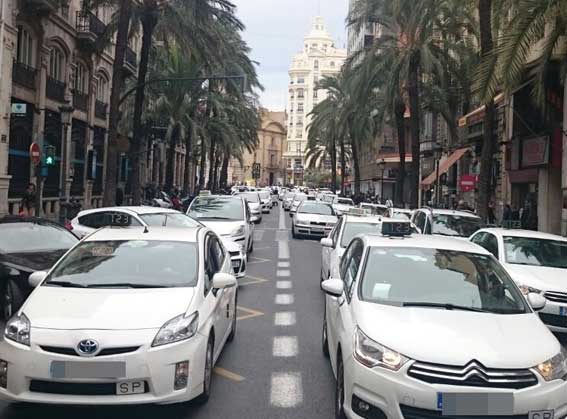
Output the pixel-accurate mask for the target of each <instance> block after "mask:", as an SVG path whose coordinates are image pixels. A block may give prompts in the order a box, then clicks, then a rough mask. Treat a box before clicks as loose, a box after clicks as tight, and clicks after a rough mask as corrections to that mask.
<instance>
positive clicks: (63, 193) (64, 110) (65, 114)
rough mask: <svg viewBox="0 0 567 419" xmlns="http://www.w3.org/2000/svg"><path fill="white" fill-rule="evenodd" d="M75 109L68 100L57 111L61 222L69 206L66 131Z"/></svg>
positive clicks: (65, 217)
mask: <svg viewBox="0 0 567 419" xmlns="http://www.w3.org/2000/svg"><path fill="white" fill-rule="evenodd" d="M74 110H75V109H74V108H73V107H72V106H71V105H69V102H68V101H67V102H65V104H64V105H61V106H60V107H59V113H60V114H61V125H63V138H62V140H61V141H62V143H61V150H62V152H63V153H62V156H61V157H62V158H61V167H62V170H61V171H60V173H61V179H60V182H59V197H60V199H59V202H60V204H59V205H60V209H59V219H60V220H61V222H65V220H66V219H67V211H68V206H69V195H68V193H67V176H69V174H70V168H68V167H67V165H68V164H69V155H68V154H69V153H68V148H67V146H68V144H67V132H68V131H69V126H70V125H71V118H72V117H73V111H74ZM61 207H63V210H64V211H65V212H63V211H61Z"/></svg>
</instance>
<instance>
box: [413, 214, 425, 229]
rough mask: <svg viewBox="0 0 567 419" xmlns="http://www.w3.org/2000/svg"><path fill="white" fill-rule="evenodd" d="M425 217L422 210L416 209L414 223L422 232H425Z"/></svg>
mask: <svg viewBox="0 0 567 419" xmlns="http://www.w3.org/2000/svg"><path fill="white" fill-rule="evenodd" d="M425 218H426V217H425V213H424V212H423V211H418V212H417V213H416V215H415V225H416V226H417V228H419V229H420V230H421V232H422V233H425Z"/></svg>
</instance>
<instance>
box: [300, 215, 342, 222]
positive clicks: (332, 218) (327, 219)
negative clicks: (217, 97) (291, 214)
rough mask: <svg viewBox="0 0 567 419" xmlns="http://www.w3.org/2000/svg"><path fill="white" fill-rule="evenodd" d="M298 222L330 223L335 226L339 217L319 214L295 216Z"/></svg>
mask: <svg viewBox="0 0 567 419" xmlns="http://www.w3.org/2000/svg"><path fill="white" fill-rule="evenodd" d="M295 219H296V221H299V222H311V221H314V222H317V223H328V224H333V223H336V222H337V217H335V216H334V215H319V214H304V213H301V214H297V215H296V216H295Z"/></svg>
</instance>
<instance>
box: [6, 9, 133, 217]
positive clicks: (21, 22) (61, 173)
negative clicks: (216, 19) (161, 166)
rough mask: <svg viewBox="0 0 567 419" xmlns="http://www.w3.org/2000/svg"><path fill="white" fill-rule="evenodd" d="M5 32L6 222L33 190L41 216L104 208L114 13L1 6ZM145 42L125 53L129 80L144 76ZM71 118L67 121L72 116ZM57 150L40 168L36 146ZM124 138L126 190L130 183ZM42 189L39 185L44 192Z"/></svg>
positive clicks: (121, 180) (121, 175)
mask: <svg viewBox="0 0 567 419" xmlns="http://www.w3.org/2000/svg"><path fill="white" fill-rule="evenodd" d="M1 4H2V10H3V11H2V15H1V16H2V18H1V26H0V41H1V42H0V48H1V49H0V71H1V74H2V77H1V78H0V115H1V116H2V117H1V118H0V214H5V213H17V212H18V207H19V202H20V200H21V197H22V195H23V193H24V191H25V189H26V186H27V185H28V183H30V182H31V183H34V184H36V185H38V183H40V182H41V185H42V188H41V189H42V190H43V193H42V200H41V202H42V215H45V216H48V217H50V216H55V215H56V214H57V213H59V209H60V204H61V203H62V202H63V201H64V200H68V199H69V197H73V198H75V199H77V200H78V201H79V202H80V203H81V205H82V207H83V208H90V207H93V206H98V205H100V203H101V202H102V194H103V185H104V184H105V179H104V168H105V162H106V150H107V130H108V104H109V101H110V87H111V85H112V63H113V54H114V48H113V44H112V43H111V44H109V45H107V46H106V47H105V48H104V50H103V51H100V50H97V43H98V41H99V39H100V37H101V36H102V34H103V33H104V31H105V29H106V26H107V24H108V23H110V20H111V17H112V10H111V9H110V8H107V7H101V8H99V9H98V10H96V11H95V12H93V13H90V12H84V11H83V10H82V9H81V1H80V0H69V1H58V0H20V1H17V0H2V3H1ZM138 44H139V38H138V36H134V37H133V38H132V40H131V41H130V46H129V47H128V49H127V51H126V57H125V64H124V69H123V71H124V76H125V77H135V76H136V74H137V65H138V64H137V60H138V58H137V51H138ZM67 115H69V117H68V120H67V118H66V116H67ZM32 143H37V144H38V145H39V146H40V148H41V150H42V154H43V152H44V151H45V150H46V148H47V147H50V148H52V149H54V150H55V160H54V164H53V165H52V166H49V167H46V168H44V169H43V170H41V169H38V168H36V167H35V166H34V165H33V164H32V159H31V158H30V145H31V144H32ZM127 150H128V139H127V136H124V137H122V141H121V150H120V151H121V152H122V155H121V156H120V161H119V168H120V170H119V172H120V173H119V184H122V186H123V187H125V185H126V183H127V180H128V162H127V158H126V153H127ZM38 186H40V185H38Z"/></svg>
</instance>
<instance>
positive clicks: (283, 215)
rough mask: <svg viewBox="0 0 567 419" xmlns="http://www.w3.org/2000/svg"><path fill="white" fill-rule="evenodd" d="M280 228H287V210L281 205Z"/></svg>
mask: <svg viewBox="0 0 567 419" xmlns="http://www.w3.org/2000/svg"><path fill="white" fill-rule="evenodd" d="M279 228H280V230H285V211H284V210H283V208H282V207H280V225H279Z"/></svg>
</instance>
